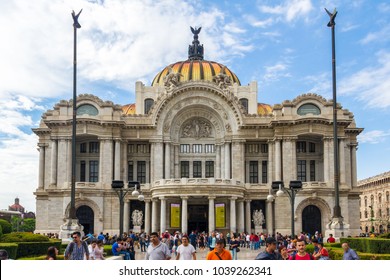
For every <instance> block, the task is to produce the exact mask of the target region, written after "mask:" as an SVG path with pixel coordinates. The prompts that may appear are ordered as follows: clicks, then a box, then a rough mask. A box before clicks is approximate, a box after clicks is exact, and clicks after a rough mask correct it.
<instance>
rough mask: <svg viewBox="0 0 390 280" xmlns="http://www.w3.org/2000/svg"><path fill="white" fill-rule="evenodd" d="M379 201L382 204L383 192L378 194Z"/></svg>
mask: <svg viewBox="0 0 390 280" xmlns="http://www.w3.org/2000/svg"><path fill="white" fill-rule="evenodd" d="M378 203H379V205H381V204H382V194H381V193H380V194H378Z"/></svg>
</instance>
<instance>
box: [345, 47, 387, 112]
mask: <svg viewBox="0 0 390 280" xmlns="http://www.w3.org/2000/svg"><path fill="white" fill-rule="evenodd" d="M376 57H377V63H376V64H377V65H376V66H375V67H374V66H371V67H366V68H364V69H362V70H360V71H358V72H357V73H353V74H352V75H350V76H349V77H348V78H344V79H342V80H341V81H340V87H339V92H340V94H343V95H353V96H354V97H356V98H357V99H359V100H361V101H364V102H365V103H366V104H367V106H368V107H377V108H383V109H384V108H388V107H389V106H390V95H389V92H390V79H389V77H390V52H388V51H379V52H378V53H377V54H376Z"/></svg>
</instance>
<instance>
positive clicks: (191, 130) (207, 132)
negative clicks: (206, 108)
mask: <svg viewBox="0 0 390 280" xmlns="http://www.w3.org/2000/svg"><path fill="white" fill-rule="evenodd" d="M210 136H211V125H210V124H209V123H208V122H206V121H203V120H201V119H193V120H192V121H190V122H189V123H187V124H186V125H185V126H184V127H183V131H182V133H181V137H192V138H196V139H199V138H207V137H210Z"/></svg>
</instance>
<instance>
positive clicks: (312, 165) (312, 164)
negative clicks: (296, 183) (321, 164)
mask: <svg viewBox="0 0 390 280" xmlns="http://www.w3.org/2000/svg"><path fill="white" fill-rule="evenodd" d="M315 180H316V161H315V160H311V161H310V181H311V182H314V181H315Z"/></svg>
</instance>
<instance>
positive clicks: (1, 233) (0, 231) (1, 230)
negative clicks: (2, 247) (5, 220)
mask: <svg viewBox="0 0 390 280" xmlns="http://www.w3.org/2000/svg"><path fill="white" fill-rule="evenodd" d="M2 236H3V227H2V226H1V225H0V238H1V237H2Z"/></svg>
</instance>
